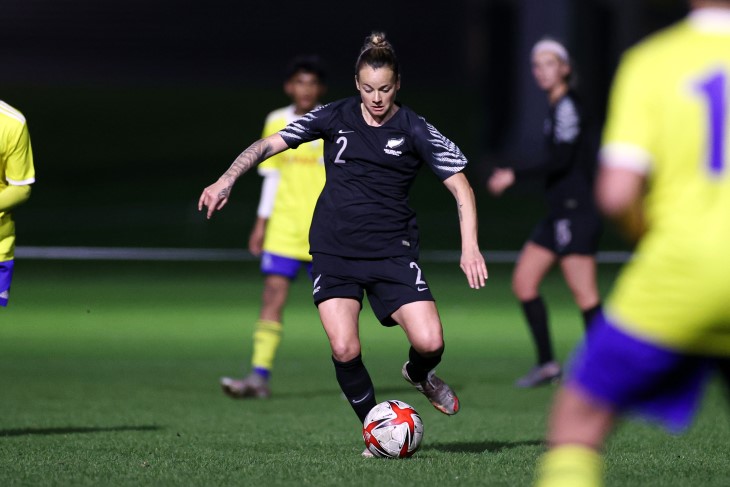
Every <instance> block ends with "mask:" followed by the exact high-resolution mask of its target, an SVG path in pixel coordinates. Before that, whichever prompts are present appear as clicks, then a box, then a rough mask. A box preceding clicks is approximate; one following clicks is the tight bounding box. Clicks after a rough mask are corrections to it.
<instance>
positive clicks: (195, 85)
mask: <svg viewBox="0 0 730 487" xmlns="http://www.w3.org/2000/svg"><path fill="white" fill-rule="evenodd" d="M686 11H687V7H686V2H685V1H683V0H674V1H671V0H666V1H661V0H492V1H489V0H482V1H477V0H452V1H450V2H442V1H433V0H426V1H416V0H413V1H392V2H346V1H334V0H322V1H309V2H303V1H293V0H280V1H276V2H248V1H225V0H207V1H205V2H203V1H184V0H146V1H141V0H123V1H120V0H104V1H100V0H3V5H2V13H1V14H0V15H1V16H2V25H3V28H2V30H0V59H1V61H0V99H3V100H4V101H6V102H8V103H10V104H11V105H13V106H15V107H16V108H18V109H20V110H21V111H23V112H24V114H25V115H26V117H27V119H28V124H29V127H30V131H31V138H32V143H33V149H34V153H35V163H36V171H37V183H36V184H34V185H33V194H32V197H31V199H30V201H28V202H27V203H26V204H25V205H24V206H22V207H19V208H18V209H17V210H16V212H15V214H16V220H17V227H18V235H19V238H18V244H19V245H24V246H31V245H68V246H115V247H116V246H135V247H213V248H215V247H221V248H236V247H239V248H240V247H243V246H245V244H246V241H247V236H248V231H249V229H250V226H251V223H252V222H253V219H254V217H255V208H256V205H257V202H258V192H259V187H260V180H259V178H258V177H257V176H256V175H253V174H251V175H247V176H245V177H244V178H242V179H241V180H240V182H239V184H238V185H237V186H236V188H235V190H234V193H233V197H232V201H231V203H230V205H229V207H227V208H226V209H225V210H224V211H223V212H221V213H219V214H218V215H216V217H215V218H214V220H213V221H212V222H206V221H205V220H204V218H203V217H202V216H201V215H200V214H199V213H198V212H197V209H196V204H197V199H198V196H199V194H200V191H201V190H202V189H203V187H205V186H206V185H208V184H210V183H211V182H213V181H214V180H215V179H216V178H217V177H218V176H219V175H220V174H221V173H222V172H223V171H224V170H225V169H226V168H227V167H228V165H229V164H230V162H231V161H232V160H233V159H234V158H235V157H236V155H238V153H240V151H241V150H243V149H244V148H245V147H246V146H248V145H249V144H250V143H251V142H252V141H253V140H255V139H256V138H257V137H258V136H259V135H260V131H261V129H262V124H263V119H264V117H265V115H266V114H267V113H268V112H269V111H270V110H272V109H274V108H278V107H280V106H283V105H286V104H287V103H288V100H287V98H286V97H285V96H284V95H283V93H282V89H281V86H282V81H283V80H282V70H283V67H284V65H285V64H286V62H287V61H288V60H289V59H290V58H291V57H293V56H295V55H298V54H307V53H317V54H319V55H321V56H322V57H323V58H324V60H325V61H326V63H327V66H328V72H329V86H330V88H329V92H328V94H327V97H326V100H334V99H337V98H340V97H343V96H348V95H351V94H354V93H355V92H354V86H353V81H352V79H353V75H354V71H353V70H354V68H353V64H354V61H355V59H356V56H357V53H358V52H359V48H360V46H361V44H362V41H363V39H364V38H365V36H366V35H367V34H369V32H370V31H371V30H374V29H378V30H384V31H385V32H386V33H387V34H388V37H389V38H390V40H391V41H392V43H393V44H394V46H395V48H396V50H397V52H398V55H399V57H400V59H401V63H402V76H403V87H402V90H401V92H400V94H399V99H400V100H401V102H403V103H404V104H407V105H409V106H410V107H411V108H413V109H415V110H416V111H417V112H419V113H420V114H422V115H424V116H425V117H426V118H427V119H428V120H429V121H430V122H432V123H433V124H434V125H436V126H437V127H438V128H439V129H440V130H441V132H443V133H444V134H445V135H447V136H448V137H449V138H451V139H452V140H454V141H455V142H456V143H457V144H458V145H459V146H460V147H461V148H462V150H463V151H464V152H465V153H466V155H467V157H469V159H470V166H469V168H468V171H467V175H468V177H469V178H470V180H471V182H472V185H473V186H474V188H475V192H476V196H477V202H478V206H479V211H480V240H481V244H482V247H483V248H484V249H487V250H500V249H517V248H519V246H520V245H521V244H522V242H523V241H524V239H525V238H526V236H527V235H528V233H529V230H530V228H531V227H532V225H533V224H534V223H535V222H536V220H537V219H538V218H539V217H540V215H541V211H542V205H541V199H540V195H539V185H536V184H530V183H527V184H523V185H520V186H519V187H517V188H514V189H512V190H510V191H509V192H508V193H507V194H506V195H505V196H504V197H503V198H501V199H499V200H494V199H492V198H491V197H489V195H488V194H487V192H486V190H485V189H484V182H485V179H486V177H487V175H488V174H489V171H490V169H491V167H493V166H494V165H496V164H514V165H522V166H525V165H530V164H534V163H535V162H536V161H537V160H538V159H539V156H540V148H541V133H540V132H541V126H542V119H543V116H544V113H545V110H546V102H545V99H544V95H543V94H542V93H540V92H539V91H538V90H537V88H535V87H534V83H533V80H532V78H531V75H530V71H529V51H530V48H531V46H532V45H533V44H534V42H535V41H537V40H538V39H540V38H541V37H543V36H544V35H546V34H547V35H551V36H554V37H556V38H558V39H560V40H562V41H564V42H565V43H566V44H567V46H568V48H569V49H570V50H571V52H572V54H573V56H574V60H575V66H576V69H577V72H578V90H579V92H580V93H581V95H582V98H583V100H584V104H585V107H586V109H587V111H588V112H589V113H590V114H591V119H592V121H593V126H594V128H595V130H596V131H598V130H599V128H600V124H601V123H602V120H603V116H604V114H605V105H606V96H607V92H608V89H609V87H610V82H611V78H612V76H613V72H614V70H615V67H616V64H617V62H618V60H619V57H620V55H621V53H622V52H623V50H624V49H626V48H627V47H628V46H630V45H631V44H633V43H634V42H636V41H637V40H639V39H641V38H642V37H643V36H645V35H647V34H649V33H650V32H652V31H654V30H656V29H657V28H660V27H663V26H665V25H667V24H669V23H670V22H672V21H675V20H677V19H679V18H680V17H681V16H683V15H684V14H685V13H686ZM411 203H412V205H413V206H414V208H416V210H417V211H418V213H419V221H420V224H421V227H422V231H423V241H424V242H423V248H424V249H453V250H457V249H458V248H459V238H458V224H457V219H456V212H455V209H454V202H453V198H452V197H451V195H450V194H449V193H448V191H446V190H445V189H444V188H443V186H442V185H441V184H440V183H438V182H437V181H436V178H434V177H433V176H432V175H431V174H429V173H428V171H424V174H422V175H420V177H419V179H418V182H417V183H416V186H415V188H414V191H413V193H412V201H411ZM602 247H603V248H604V249H615V248H623V247H625V246H624V244H623V243H622V242H621V241H620V239H618V238H617V237H616V235H615V234H614V233H613V231H611V230H610V227H609V230H608V231H607V232H606V235H605V236H604V239H603V242H602Z"/></svg>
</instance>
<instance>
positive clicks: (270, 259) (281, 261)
mask: <svg viewBox="0 0 730 487" xmlns="http://www.w3.org/2000/svg"><path fill="white" fill-rule="evenodd" d="M302 267H303V268H304V269H305V270H306V271H307V274H308V275H309V278H310V279H311V278H312V263H311V262H306V261H303V260H297V259H292V258H290V257H283V256H281V255H276V254H272V253H271V252H264V253H263V255H261V273H262V274H264V275H266V276H269V275H276V276H284V277H286V278H289V279H291V280H292V281H293V280H294V279H296V277H297V274H298V273H299V269H301V268H302Z"/></svg>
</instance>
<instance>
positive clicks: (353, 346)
mask: <svg viewBox="0 0 730 487" xmlns="http://www.w3.org/2000/svg"><path fill="white" fill-rule="evenodd" d="M330 346H331V347H332V356H333V357H334V358H335V360H337V361H338V362H349V361H350V360H352V359H354V358H355V357H357V356H358V355H360V344H359V343H352V342H347V341H331V342H330Z"/></svg>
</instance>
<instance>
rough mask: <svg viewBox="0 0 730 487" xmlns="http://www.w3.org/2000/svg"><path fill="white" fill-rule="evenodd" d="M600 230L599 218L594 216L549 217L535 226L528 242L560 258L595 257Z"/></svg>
mask: <svg viewBox="0 0 730 487" xmlns="http://www.w3.org/2000/svg"><path fill="white" fill-rule="evenodd" d="M601 230H602V223H601V218H600V217H599V216H598V215H595V214H590V213H589V214H581V215H571V216H560V217H550V216H549V217H547V218H545V219H543V220H542V221H540V223H538V224H537V226H535V229H534V230H533V231H532V234H531V235H530V238H529V240H530V241H531V242H533V243H536V244H537V245H539V246H541V247H545V248H546V249H549V250H551V251H552V252H554V253H556V254H557V255H559V256H561V257H562V256H566V255H570V254H579V255H595V254H596V252H598V241H599V239H600V237H601Z"/></svg>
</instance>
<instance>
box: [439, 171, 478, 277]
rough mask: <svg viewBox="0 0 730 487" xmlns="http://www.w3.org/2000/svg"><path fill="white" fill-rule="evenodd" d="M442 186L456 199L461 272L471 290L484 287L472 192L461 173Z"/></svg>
mask: <svg viewBox="0 0 730 487" xmlns="http://www.w3.org/2000/svg"><path fill="white" fill-rule="evenodd" d="M444 185H445V186H446V187H447V188H448V189H449V191H451V194H453V195H454V198H455V199H456V207H457V209H458V213H459V228H460V230H461V261H460V266H461V270H463V271H464V274H466V279H467V280H468V281H469V286H470V287H471V288H473V289H479V288H480V287H484V284H485V281H486V279H487V276H488V274H487V264H486V263H485V262H484V256H483V255H482V253H481V251H480V250H479V242H478V240H477V207H476V201H475V199H474V191H473V190H472V188H471V185H470V184H469V181H467V179H466V176H464V174H463V173H461V172H458V173H456V174H454V175H453V176H449V177H448V178H446V179H445V180H444Z"/></svg>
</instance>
